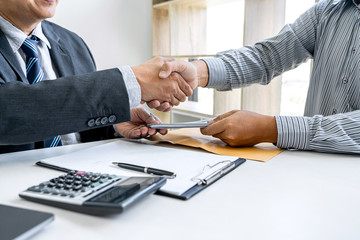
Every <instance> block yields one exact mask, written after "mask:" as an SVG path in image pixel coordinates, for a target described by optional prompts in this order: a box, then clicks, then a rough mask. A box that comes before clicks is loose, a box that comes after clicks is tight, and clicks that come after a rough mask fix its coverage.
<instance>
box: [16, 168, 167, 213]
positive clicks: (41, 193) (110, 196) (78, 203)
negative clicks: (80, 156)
mask: <svg viewBox="0 0 360 240" xmlns="http://www.w3.org/2000/svg"><path fill="white" fill-rule="evenodd" d="M165 183H166V178H165V177H124V176H118V175H114V174H103V173H93V172H85V171H75V170H73V171H69V172H67V173H66V174H64V175H61V176H59V177H56V178H53V179H50V180H49V181H45V182H42V183H40V184H39V185H35V186H32V187H29V188H28V189H26V190H25V191H23V192H21V193H20V194H19V196H20V197H22V198H24V199H27V200H30V201H34V202H38V203H43V204H47V205H51V206H55V207H59V208H64V209H69V210H73V211H77V212H82V213H87V214H93V215H108V214H115V213H121V212H122V211H124V210H125V209H127V208H128V207H129V206H131V205H132V204H134V203H135V202H137V201H138V200H140V199H142V198H144V197H145V196H148V195H150V194H152V193H154V192H155V191H157V190H158V189H159V188H160V187H162V186H163V185H164V184H165Z"/></svg>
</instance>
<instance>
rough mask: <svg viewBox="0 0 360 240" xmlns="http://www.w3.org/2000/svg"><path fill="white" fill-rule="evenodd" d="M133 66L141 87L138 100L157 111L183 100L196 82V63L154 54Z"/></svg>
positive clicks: (165, 109)
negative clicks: (151, 57)
mask: <svg viewBox="0 0 360 240" xmlns="http://www.w3.org/2000/svg"><path fill="white" fill-rule="evenodd" d="M204 64H205V63H204ZM132 70H133V72H134V74H135V76H136V80H137V81H138V83H139V85H140V88H141V102H142V103H145V102H146V103H147V105H148V106H149V107H150V108H156V109H157V110H159V111H164V112H165V111H170V110H171V109H172V106H177V105H179V104H180V102H184V101H185V100H186V97H188V96H191V95H192V94H193V90H194V89H195V88H196V87H197V86H198V84H199V76H198V71H197V68H196V66H195V65H194V64H192V63H189V62H185V61H180V60H175V59H169V58H163V57H156V58H153V59H151V60H150V61H147V62H145V63H143V64H141V65H139V66H136V67H132Z"/></svg>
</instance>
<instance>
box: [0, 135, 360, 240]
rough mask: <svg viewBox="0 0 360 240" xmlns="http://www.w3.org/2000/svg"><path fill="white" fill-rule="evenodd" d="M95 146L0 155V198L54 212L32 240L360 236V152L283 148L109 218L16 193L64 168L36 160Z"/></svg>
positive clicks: (350, 237) (317, 239)
mask: <svg viewBox="0 0 360 240" xmlns="http://www.w3.org/2000/svg"><path fill="white" fill-rule="evenodd" d="M94 144H100V142H98V143H91V144H80V145H73V146H64V147H59V148H55V149H42V150H36V151H34V150H33V151H26V152H19V153H11V154H2V155H0V176H1V181H0V189H1V194H0V203H3V204H9V205H13V206H19V207H24V208H31V209H37V210H42V211H47V212H52V213H54V214H55V221H54V222H52V223H51V224H50V225H48V226H47V227H46V228H45V229H43V230H42V231H41V232H39V233H38V234H37V235H36V236H35V237H34V239H39V240H41V239H46V240H48V239H97V240H98V239H124V240H127V239H171V240H177V239H179V240H180V239H181V240H183V239H196V240H197V239H206V240H209V239H226V240H227V239H258V240H265V239H276V240H279V239H286V240H288V239H292V240H293V239H306V240H310V239H316V240H319V239H326V240H330V239H341V240H344V239H360V229H359V226H360V157H359V156H356V155H340V154H322V153H312V152H301V151H286V152H283V153H281V154H279V155H278V156H276V157H275V158H273V159H272V160H270V161H269V162H267V163H261V162H255V161H247V162H246V163H244V164H243V165H242V166H240V167H238V168H237V169H236V170H234V171H233V172H231V173H230V174H228V175H227V176H225V177H224V178H222V179H220V180H219V181H217V182H216V183H214V184H213V185H212V186H210V187H209V188H207V189H205V190H204V191H202V192H200V193H199V194H197V195H196V196H194V197H193V198H191V199H190V200H188V201H182V200H177V199H172V198H167V197H162V196H157V195H152V196H150V197H148V198H146V199H144V200H143V201H141V202H139V203H138V204H136V205H134V206H133V207H132V208H130V209H128V211H126V212H124V213H122V214H119V215H116V216H113V217H95V216H90V215H85V214H80V213H76V212H71V211H68V210H62V209H58V208H55V207H50V206H46V205H42V204H38V203H33V202H29V201H26V200H23V199H21V198H20V197H18V193H19V192H21V191H22V190H24V189H26V188H27V187H29V186H31V185H34V184H38V183H40V182H42V181H45V180H48V179H49V178H52V177H56V176H58V175H60V174H61V173H60V172H58V171H55V170H51V169H46V168H41V167H38V166H35V165H34V163H35V162H36V161H38V160H39V159H42V158H46V157H51V156H57V155H59V154H64V153H69V152H71V151H76V150H79V149H82V148H86V147H89V146H94Z"/></svg>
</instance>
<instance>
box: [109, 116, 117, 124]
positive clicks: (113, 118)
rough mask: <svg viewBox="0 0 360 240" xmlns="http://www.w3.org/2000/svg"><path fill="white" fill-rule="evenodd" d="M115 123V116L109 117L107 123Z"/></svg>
mask: <svg viewBox="0 0 360 240" xmlns="http://www.w3.org/2000/svg"><path fill="white" fill-rule="evenodd" d="M115 121H116V116H115V115H111V116H109V122H111V123H113V122H115Z"/></svg>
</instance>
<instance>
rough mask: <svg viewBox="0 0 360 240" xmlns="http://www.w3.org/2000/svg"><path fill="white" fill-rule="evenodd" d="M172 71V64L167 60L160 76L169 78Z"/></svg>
mask: <svg viewBox="0 0 360 240" xmlns="http://www.w3.org/2000/svg"><path fill="white" fill-rule="evenodd" d="M172 72H173V71H172V65H171V64H170V63H169V62H165V63H164V64H163V65H162V66H161V69H160V73H159V78H168V77H169V76H170V74H171V73H172Z"/></svg>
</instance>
